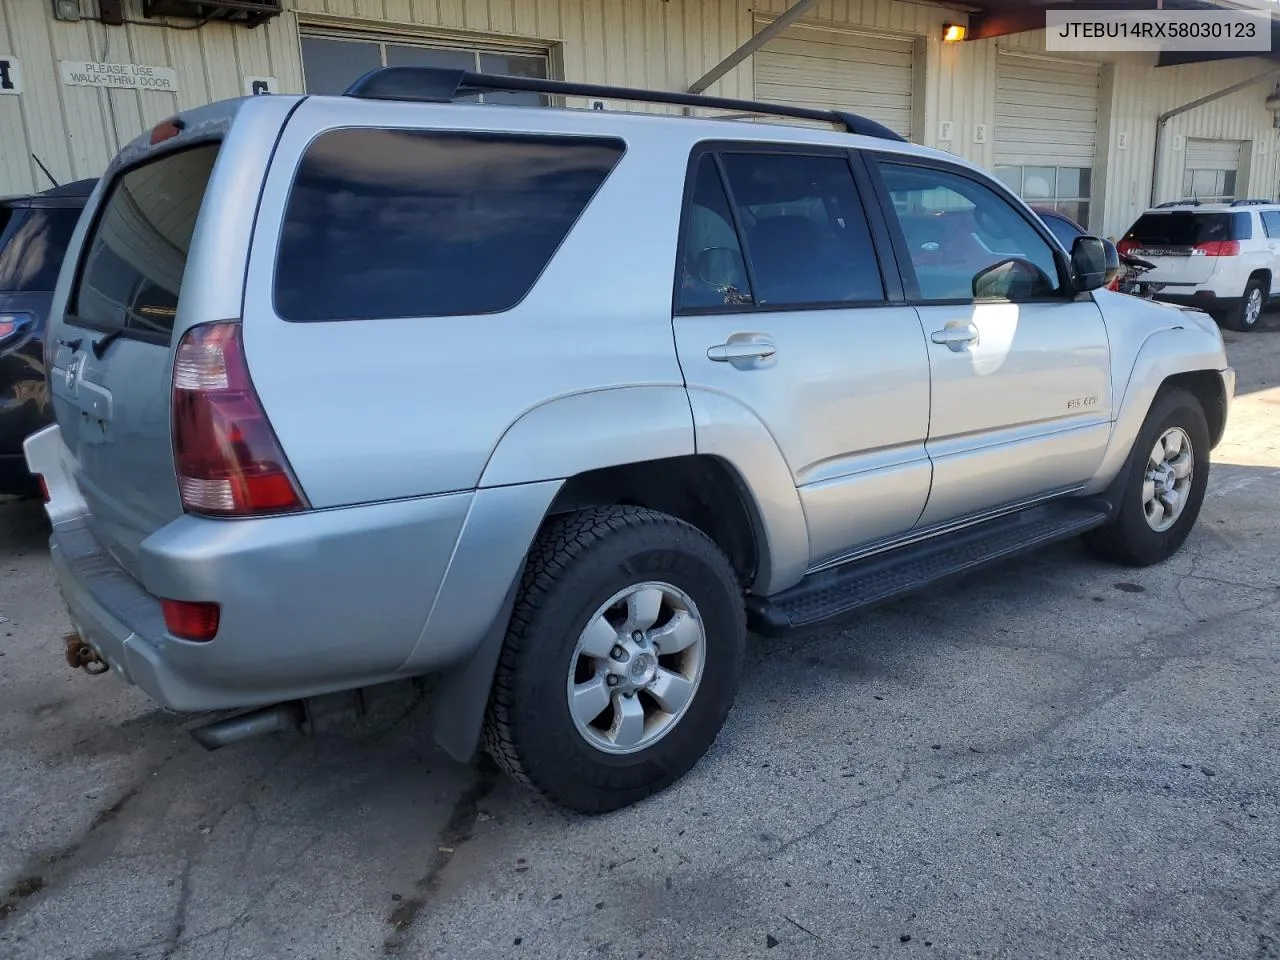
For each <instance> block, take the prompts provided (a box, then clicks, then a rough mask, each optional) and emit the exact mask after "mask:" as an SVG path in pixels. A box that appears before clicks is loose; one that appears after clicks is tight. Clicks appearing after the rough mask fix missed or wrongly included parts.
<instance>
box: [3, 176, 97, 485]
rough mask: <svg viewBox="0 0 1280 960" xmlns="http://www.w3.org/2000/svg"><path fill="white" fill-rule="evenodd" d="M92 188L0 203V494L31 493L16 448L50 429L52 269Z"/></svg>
mask: <svg viewBox="0 0 1280 960" xmlns="http://www.w3.org/2000/svg"><path fill="white" fill-rule="evenodd" d="M95 182H96V181H93V180H81V181H78V182H76V183H69V184H66V185H64V186H61V187H55V188H53V189H52V190H46V191H44V192H43V193H37V194H29V195H25V196H17V197H6V198H0V494H19V495H29V494H34V493H36V492H37V486H36V480H35V477H33V476H32V475H31V474H30V473H29V472H28V471H27V463H26V460H25V459H24V458H23V454H22V441H23V440H24V439H25V438H26V437H27V435H28V434H32V433H35V432H36V431H37V430H39V429H40V428H41V427H44V426H46V425H48V424H49V423H51V422H52V420H53V412H52V408H51V407H50V405H49V395H48V391H47V390H46V389H45V381H44V356H43V350H42V347H43V336H44V328H45V322H46V319H47V317H48V315H49V304H50V301H52V299H53V288H54V284H56V283H57V281H58V269H59V268H60V267H61V266H62V258H63V255H64V253H65V252H66V249H67V243H68V242H69V241H70V239H71V232H72V231H73V230H74V229H75V226H76V220H77V219H78V218H79V216H80V211H81V210H82V209H83V208H84V203H85V200H86V199H88V196H89V193H90V191H91V190H92V189H93V185H94V183H95Z"/></svg>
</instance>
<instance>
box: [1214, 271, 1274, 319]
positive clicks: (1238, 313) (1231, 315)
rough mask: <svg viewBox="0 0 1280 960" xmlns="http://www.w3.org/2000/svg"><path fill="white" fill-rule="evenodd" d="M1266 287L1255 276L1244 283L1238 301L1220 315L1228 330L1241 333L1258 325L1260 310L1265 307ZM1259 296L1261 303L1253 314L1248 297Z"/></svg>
mask: <svg viewBox="0 0 1280 960" xmlns="http://www.w3.org/2000/svg"><path fill="white" fill-rule="evenodd" d="M1267 292H1268V291H1267V287H1266V284H1264V283H1263V282H1262V281H1261V280H1260V279H1258V278H1257V277H1251V278H1250V279H1249V282H1248V283H1247V284H1245V288H1244V295H1243V296H1242V297H1241V298H1240V303H1239V304H1237V305H1236V306H1234V307H1232V308H1231V309H1230V310H1229V311H1227V312H1226V313H1224V314H1223V315H1222V319H1221V321H1220V322H1221V323H1222V325H1223V326H1224V327H1226V328H1227V329H1228V330H1238V331H1240V332H1241V333H1247V332H1249V331H1250V330H1253V329H1254V328H1255V327H1257V326H1258V321H1259V320H1261V319H1262V311H1263V310H1265V309H1266V308H1267ZM1255 293H1256V295H1257V296H1259V297H1261V301H1262V302H1261V304H1260V305H1259V307H1258V312H1257V313H1256V314H1254V313H1253V312H1252V310H1251V308H1250V306H1249V301H1250V299H1251V298H1252V297H1253V296H1254V295H1255Z"/></svg>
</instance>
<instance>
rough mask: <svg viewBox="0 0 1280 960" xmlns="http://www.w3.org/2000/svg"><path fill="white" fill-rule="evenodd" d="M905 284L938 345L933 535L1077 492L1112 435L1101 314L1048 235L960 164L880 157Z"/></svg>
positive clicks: (934, 349) (933, 357)
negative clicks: (939, 528)
mask: <svg viewBox="0 0 1280 960" xmlns="http://www.w3.org/2000/svg"><path fill="white" fill-rule="evenodd" d="M875 166H876V168H877V169H878V171H879V174H880V176H881V178H882V180H881V182H882V184H883V187H884V190H885V193H886V195H887V200H888V203H887V204H886V206H887V207H889V208H890V210H891V212H890V220H891V223H890V228H891V230H893V231H894V232H895V234H896V238H897V242H898V244H899V249H900V251H901V252H902V253H901V256H900V260H901V261H902V266H903V272H904V283H905V284H906V285H907V286H908V287H909V288H910V287H912V286H914V288H915V289H914V290H909V295H911V296H912V297H913V298H914V300H915V302H916V304H917V310H918V311H919V314H920V319H921V321H922V324H923V327H924V332H925V335H926V337H927V338H928V340H929V346H928V352H929V366H930V371H931V379H932V384H933V405H932V412H931V415H930V419H929V438H928V445H927V449H928V452H929V456H930V457H931V458H932V460H933V469H934V475H933V488H932V492H931V494H930V496H929V503H928V506H927V507H926V508H925V511H924V514H923V516H922V517H921V518H920V524H921V526H922V527H925V526H930V525H934V524H938V523H945V522H947V521H951V520H956V519H958V518H962V517H965V516H970V515H974V514H978V513H982V512H984V511H987V510H991V509H999V508H1002V507H1006V506H1010V505H1013V504H1016V503H1020V502H1023V501H1028V500H1033V499H1036V498H1039V497H1043V496H1048V495H1052V494H1055V493H1060V492H1066V491H1069V490H1071V489H1073V488H1075V487H1078V486H1080V485H1081V484H1083V483H1084V482H1085V481H1086V480H1088V479H1089V478H1090V477H1092V476H1093V474H1094V472H1095V471H1096V470H1097V468H1098V466H1099V465H1100V463H1101V461H1102V456H1103V452H1104V450H1105V448H1106V444H1107V440H1108V437H1109V436H1110V421H1111V365H1110V352H1109V348H1108V341H1107V331H1106V327H1105V325H1104V323H1103V319H1102V313H1101V311H1100V310H1099V309H1098V306H1097V304H1096V303H1094V302H1093V299H1092V297H1090V296H1081V295H1077V294H1075V293H1074V291H1073V290H1072V289H1071V286H1070V278H1069V277H1068V276H1067V275H1066V274H1067V271H1066V269H1065V264H1064V263H1062V262H1061V258H1060V257H1059V256H1057V255H1056V254H1055V252H1054V250H1055V247H1054V245H1053V244H1052V242H1051V240H1050V234H1049V233H1048V230H1047V228H1045V227H1044V225H1043V224H1041V223H1037V222H1035V221H1034V220H1033V219H1032V218H1033V216H1034V215H1033V214H1031V213H1029V212H1027V211H1025V210H1024V209H1023V208H1021V207H1020V206H1019V205H1017V204H1015V203H1014V202H1013V201H1011V200H1010V199H1009V198H1008V197H1005V196H1003V195H1002V194H1001V193H1000V192H998V191H997V190H996V189H993V188H992V187H991V186H990V185H989V184H988V183H986V182H985V181H984V180H983V179H980V178H979V177H977V176H975V175H974V174H972V173H971V172H969V171H966V170H964V169H963V168H961V167H958V166H953V165H951V164H946V163H941V162H927V163H920V162H918V161H916V160H914V159H911V160H907V159H901V158H891V157H889V156H888V155H881V156H880V157H879V159H878V162H877V163H876V165H875Z"/></svg>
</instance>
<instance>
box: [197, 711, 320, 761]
mask: <svg viewBox="0 0 1280 960" xmlns="http://www.w3.org/2000/svg"><path fill="white" fill-rule="evenodd" d="M306 717H307V712H306V709H305V708H304V707H303V704H302V701H301V700H291V701H289V702H288V703H279V704H276V705H275V706H274V707H263V708H262V709H261V710H254V711H252V712H251V713H241V714H239V715H237V716H234V717H227V719H225V720H215V721H214V722H213V723H206V724H205V725H204V726H202V727H196V728H195V729H194V730H192V731H191V736H193V737H195V739H196V743H198V744H200V746H202V747H204V748H205V749H206V750H217V749H218V748H219V747H225V746H228V745H230V744H233V743H239V742H240V741H242V740H249V739H251V738H253V737H260V736H262V735H263V734H267V733H280V732H282V731H285V730H296V729H297V728H298V727H300V726H302V723H303V721H304V720H306Z"/></svg>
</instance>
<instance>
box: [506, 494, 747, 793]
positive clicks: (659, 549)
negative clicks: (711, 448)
mask: <svg viewBox="0 0 1280 960" xmlns="http://www.w3.org/2000/svg"><path fill="white" fill-rule="evenodd" d="M745 643H746V622H745V615H744V611H743V603H742V590H741V588H740V586H739V585H738V581H737V578H736V576H735V574H734V571H733V569H732V567H731V566H730V565H729V561H728V560H727V559H726V558H725V556H724V554H723V553H722V552H721V551H720V549H719V548H718V547H717V546H716V545H715V543H713V542H712V541H711V540H710V539H709V538H707V537H706V536H705V535H704V534H703V533H701V531H699V530H697V529H695V528H694V527H691V526H690V525H688V524H687V523H684V522H683V521H681V520H677V519H676V518H674V517H670V516H667V515H666V514H661V513H657V512H655V511H652V510H646V509H642V508H639V507H609V508H602V509H593V510H584V511H581V512H578V513H574V514H570V515H567V516H564V517H559V518H556V519H554V520H552V521H551V522H550V523H548V525H547V527H546V528H545V529H544V530H543V531H542V532H541V534H540V535H539V537H538V540H537V542H536V543H535V544H534V547H533V549H532V550H531V552H530V556H529V562H528V566H527V568H526V571H525V576H524V582H523V585H522V593H521V596H520V598H519V600H518V602H517V604H516V608H515V612H514V613H513V615H512V619H511V626H510V629H509V630H508V633H507V638H506V641H505V642H504V645H503V648H502V654H501V657H500V659H499V664H498V669H497V672H496V674H495V677H494V684H493V692H492V694H491V697H490V702H489V712H488V716H487V718H486V724H485V746H486V749H487V750H488V752H489V753H490V754H491V755H492V756H493V758H494V759H495V760H496V761H497V762H498V765H499V766H501V767H502V768H503V769H505V770H506V771H507V772H508V773H510V774H511V775H512V776H514V777H515V778H516V779H517V780H520V781H521V782H523V783H525V784H526V785H528V786H530V787H532V788H533V789H535V790H537V791H538V792H540V793H542V794H544V795H546V796H547V797H548V798H549V799H551V800H553V801H555V802H556V803H559V804H561V805H563V806H566V807H569V808H570V809H573V810H577V811H580V812H583V813H600V812H604V811H607V810H613V809H617V808H619V807H623V806H626V805H628V804H631V803H635V802H636V801H638V800H641V799H643V798H645V797H647V796H649V795H650V794H653V793H656V792H657V791H659V790H661V789H663V788H665V787H666V786H668V785H670V784H671V783H673V782H675V781H676V780H678V779H679V778H680V777H682V776H683V775H684V774H685V773H686V772H688V771H689V770H690V769H691V768H692V767H693V766H694V764H696V763H697V762H698V760H699V759H700V758H701V757H702V755H703V754H704V753H706V751H707V750H708V749H709V748H710V746H711V744H712V742H713V741H714V740H715V738H716V735H717V734H718V733H719V731H720V728H721V726H722V725H723V724H724V721H725V718H726V717H727V716H728V713H729V708H730V707H731V706H732V704H733V699H734V695H735V693H736V692H737V685H738V676H739V673H740V672H741V668H742V657H743V651H744V647H745Z"/></svg>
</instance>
